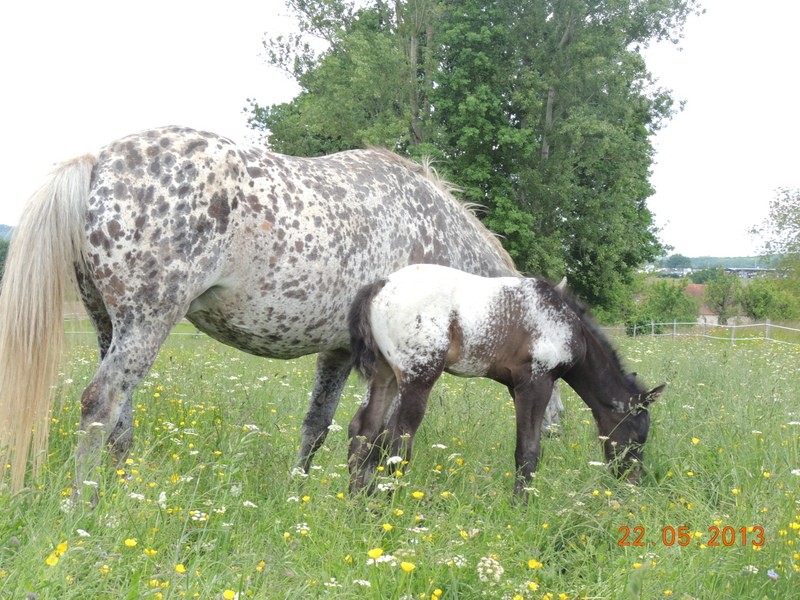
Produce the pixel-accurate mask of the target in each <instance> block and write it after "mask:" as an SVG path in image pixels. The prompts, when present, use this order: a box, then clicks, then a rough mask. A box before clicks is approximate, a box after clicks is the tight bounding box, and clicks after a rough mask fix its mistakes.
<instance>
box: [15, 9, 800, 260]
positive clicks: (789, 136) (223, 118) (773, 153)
mask: <svg viewBox="0 0 800 600" xmlns="http://www.w3.org/2000/svg"><path fill="white" fill-rule="evenodd" d="M704 5H705V7H706V8H707V12H706V14H705V15H703V16H701V17H695V18H692V19H691V21H690V22H689V24H688V26H687V29H686V38H685V40H684V41H683V43H682V47H683V50H682V51H678V50H677V49H676V48H675V47H674V46H671V45H668V46H665V47H658V48H652V49H650V51H648V54H647V56H648V64H649V66H650V68H651V70H652V71H653V72H654V73H655V74H656V75H657V76H658V77H659V78H660V82H661V84H662V85H664V86H666V87H670V88H672V89H673V90H674V92H675V95H676V97H678V98H681V99H684V100H686V102H687V104H686V109H685V110H684V111H683V113H681V114H679V115H678V116H677V117H675V119H673V120H672V121H671V122H670V123H669V124H668V125H667V127H666V128H665V129H664V130H663V131H661V132H660V133H659V134H658V137H657V139H656V149H657V152H658V154H657V157H656V160H657V162H656V164H655V166H654V168H653V178H652V181H653V183H654V185H655V187H656V190H657V193H656V195H655V196H654V197H653V198H651V199H650V207H651V209H652V210H653V212H654V213H655V215H656V222H657V224H658V225H659V226H660V227H662V228H663V230H662V240H663V241H664V242H665V243H667V244H670V245H671V246H674V248H675V252H679V253H681V254H685V255H688V256H699V255H717V256H731V255H747V254H754V253H756V250H757V247H758V240H754V239H751V238H750V237H749V236H748V235H747V233H746V232H747V229H748V228H749V227H751V226H752V225H754V224H756V223H758V222H759V221H760V220H761V219H762V218H763V217H764V216H765V215H766V212H767V208H768V203H769V200H770V199H771V198H772V197H773V196H774V191H775V189H776V188H778V187H785V186H786V187H798V188H800V150H799V149H798V148H800V118H799V117H798V98H799V97H800V93H798V92H800V83H799V82H800V78H798V76H797V73H798V65H799V63H800V34H798V31H797V26H798V23H800V2H795V1H794V0H761V1H760V2H758V3H753V2H752V1H750V0H705V2H704ZM290 26H291V22H290V21H289V19H288V18H287V17H286V10H285V8H284V6H283V1H282V0H260V1H259V2H251V1H247V0H227V1H226V2H198V1H196V0H194V1H189V0H136V1H135V2H110V1H108V0H70V1H69V2H64V1H53V0H50V1H46V0H26V1H24V2H3V3H2V4H0V89H2V92H1V93H0V176H2V192H0V223H5V224H9V225H15V224H16V223H17V221H18V219H19V215H20V214H21V211H22V204H23V203H24V200H25V199H26V198H27V197H28V196H29V195H30V194H31V193H32V192H33V191H34V190H35V189H36V188H37V187H38V185H39V184H40V182H41V180H42V178H43V177H44V176H45V174H46V173H47V172H48V171H49V169H50V168H51V166H52V165H53V164H54V163H57V162H59V161H61V160H64V159H67V158H69V157H71V156H73V155H76V154H79V153H83V152H87V151H94V150H96V149H98V148H100V147H101V146H103V145H105V144H106V143H108V142H110V141H112V140H114V139H116V138H119V137H121V136H123V135H127V134H129V133H133V132H136V131H139V130H142V129H146V128H148V127H155V126H160V125H166V124H180V125H188V126H191V127H197V128H203V129H208V130H211V131H215V132H217V133H221V134H223V135H226V136H228V137H231V138H233V139H235V140H237V141H255V137H254V134H252V133H249V132H248V129H247V126H246V118H245V116H244V113H243V109H244V107H245V106H246V104H247V102H246V99H247V98H256V99H257V100H258V101H259V102H260V103H261V104H271V103H275V102H284V101H287V100H289V99H290V98H291V97H292V95H293V94H294V93H295V92H296V90H295V88H294V87H293V86H292V85H291V83H290V82H288V81H287V80H286V79H285V78H284V77H283V76H282V75H281V74H280V73H278V72H276V71H274V70H271V69H270V68H269V67H267V66H266V62H265V60H264V58H263V55H262V39H263V37H264V34H265V33H270V34H276V33H278V32H280V31H286V30H287V29H289V28H290Z"/></svg>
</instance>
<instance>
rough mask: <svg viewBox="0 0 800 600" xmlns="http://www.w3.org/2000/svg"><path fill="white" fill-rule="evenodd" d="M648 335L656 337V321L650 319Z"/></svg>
mask: <svg viewBox="0 0 800 600" xmlns="http://www.w3.org/2000/svg"><path fill="white" fill-rule="evenodd" d="M650 337H656V322H655V321H652V320H651V321H650Z"/></svg>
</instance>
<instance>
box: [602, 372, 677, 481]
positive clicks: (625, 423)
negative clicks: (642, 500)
mask: <svg viewBox="0 0 800 600" xmlns="http://www.w3.org/2000/svg"><path fill="white" fill-rule="evenodd" d="M665 387H666V385H660V386H658V387H657V388H654V389H652V390H650V391H649V392H644V393H642V394H639V395H637V396H636V397H634V398H632V399H631V402H630V407H629V408H628V409H627V410H625V411H621V412H617V411H614V418H613V419H612V420H611V422H608V421H607V423H608V424H609V425H610V427H609V428H608V431H607V432H601V433H603V435H601V439H602V440H603V449H604V450H605V455H606V460H607V461H608V463H609V464H610V465H611V469H612V471H613V472H614V474H615V475H616V476H617V477H619V478H622V477H624V478H625V479H626V480H627V481H628V483H634V484H636V483H639V481H640V479H641V477H642V458H643V455H644V444H645V442H646V441H647V434H648V432H649V431H650V414H649V413H648V412H647V407H648V406H650V404H652V403H653V402H654V401H655V400H657V399H658V397H659V396H661V393H662V392H663V391H664V388H665Z"/></svg>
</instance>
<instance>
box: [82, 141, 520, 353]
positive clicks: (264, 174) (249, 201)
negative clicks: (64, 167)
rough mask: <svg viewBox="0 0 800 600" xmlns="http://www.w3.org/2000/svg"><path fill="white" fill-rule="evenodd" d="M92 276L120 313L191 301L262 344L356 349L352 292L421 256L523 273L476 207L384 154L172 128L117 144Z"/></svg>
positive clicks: (100, 211)
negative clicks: (351, 336) (255, 142)
mask: <svg viewBox="0 0 800 600" xmlns="http://www.w3.org/2000/svg"><path fill="white" fill-rule="evenodd" d="M87 238H88V240H89V247H90V261H89V267H88V268H89V271H90V279H91V280H92V281H93V282H94V285H95V286H96V287H97V289H98V290H99V293H100V295H101V296H102V297H103V298H104V302H105V304H106V307H107V309H108V311H109V313H110V314H111V315H112V320H114V319H115V318H117V319H122V318H126V317H125V314H136V313H139V314H141V313H148V314H158V313H160V312H162V311H163V310H164V308H165V307H173V306H179V307H180V310H181V311H183V313H184V314H186V316H187V317H188V318H189V320H190V321H192V322H193V323H194V324H195V325H196V326H197V327H198V328H199V329H201V330H203V331H205V332H206V333H208V334H209V335H211V336H212V337H215V338H217V339H219V340H221V341H223V342H225V343H228V344H230V345H233V346H235V347H238V348H241V349H243V350H246V351H249V352H252V353H254V354H259V355H265V356H276V357H283V358H288V357H293V356H300V355H303V354H308V353H312V352H317V351H321V350H325V349H329V348H337V347H346V346H347V343H348V342H347V325H346V315H347V308H348V306H349V304H350V301H351V300H352V298H353V297H354V296H355V294H356V291H357V290H358V289H359V288H360V287H361V286H362V285H363V284H365V283H368V282H370V281H374V280H375V279H378V278H379V277H382V276H384V275H386V274H388V273H391V272H392V271H395V270H397V269H399V268H400V267H402V266H405V265H407V264H409V263H415V262H436V263H442V264H452V265H455V266H458V267H459V268H462V269H466V270H470V271H474V272H480V273H486V274H495V275H497V274H503V273H511V272H513V267H512V266H511V263H510V262H509V261H508V260H507V258H508V257H507V255H505V253H504V252H503V251H502V249H501V248H500V247H499V245H498V244H497V242H496V240H493V239H491V237H490V236H489V235H488V232H486V230H485V229H483V228H482V227H481V226H480V225H479V224H477V222H476V221H474V217H472V216H471V215H468V214H467V213H466V212H465V211H464V209H463V207H461V206H459V205H458V203H457V202H456V201H455V200H453V199H452V197H450V196H448V195H447V194H446V192H444V191H443V190H442V189H440V188H438V187H437V185H436V183H435V182H434V181H432V180H430V179H429V178H427V177H425V176H423V174H421V173H420V172H418V171H415V169H413V168H411V165H410V163H406V162H404V161H403V160H402V159H399V158H398V157H396V156H394V155H392V154H391V153H387V152H384V151H376V150H357V151H349V152H342V153H339V154H334V155H330V156H325V157H319V158H298V157H290V156H284V155H279V154H274V153H268V152H264V151H262V150H260V149H256V148H243V147H239V146H237V145H236V144H234V143H233V142H231V141H230V140H227V139H225V138H221V137H219V136H216V135H214V134H210V133H205V132H197V131H193V130H188V129H181V128H174V127H171V128H164V129H157V130H152V131H147V132H142V133H140V134H137V135H133V136H129V137H127V138H123V139H122V140H119V141H117V142H114V143H112V144H110V145H109V146H108V147H106V148H105V149H103V151H102V152H101V153H100V155H99V158H98V164H97V166H96V168H95V171H94V174H93V181H92V189H91V194H90V200H89V218H88V220H87Z"/></svg>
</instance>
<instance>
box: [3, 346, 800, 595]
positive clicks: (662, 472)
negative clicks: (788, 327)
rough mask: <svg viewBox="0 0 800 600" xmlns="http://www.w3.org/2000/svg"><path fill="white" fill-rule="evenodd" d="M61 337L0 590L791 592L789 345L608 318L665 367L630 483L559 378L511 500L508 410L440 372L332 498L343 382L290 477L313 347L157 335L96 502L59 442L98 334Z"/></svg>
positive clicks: (658, 370) (648, 374)
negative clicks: (526, 493)
mask: <svg viewBox="0 0 800 600" xmlns="http://www.w3.org/2000/svg"><path fill="white" fill-rule="evenodd" d="M74 337H75V339H76V341H75V343H74V344H73V347H72V349H71V352H70V364H69V367H68V368H66V369H65V373H64V376H63V379H62V381H61V382H60V385H61V387H62V388H63V392H64V394H65V399H64V401H63V402H61V403H60V404H59V406H58V407H57V409H56V410H55V411H54V414H53V426H52V432H51V444H50V459H49V461H48V466H47V470H46V472H44V473H43V474H42V475H41V476H40V478H39V479H38V480H37V481H36V482H35V486H34V488H33V489H31V490H27V491H25V492H23V493H21V494H19V495H17V496H15V497H13V498H10V497H9V496H8V494H7V493H3V492H0V515H2V516H1V517H0V598H25V597H26V594H27V593H32V594H35V595H33V596H27V597H30V598H39V599H42V600H43V599H46V598H58V599H70V598H81V599H83V598H211V599H220V598H228V599H230V598H239V599H244V598H324V597H330V598H376V599H378V598H427V599H436V598H449V599H456V598H463V599H470V598H524V599H532V598H536V599H540V598H548V599H561V598H569V599H573V598H607V599H616V598H648V599H652V598H662V597H666V598H669V597H674V598H682V599H689V598H697V599H715V600H716V599H720V598H776V599H777V598H789V597H797V593H798V590H800V493H799V490H800V441H799V440H800V348H798V347H791V346H781V345H777V344H772V345H770V344H767V343H764V342H755V343H741V344H737V345H735V346H732V345H731V344H730V343H727V342H716V341H713V340H703V339H688V340H687V339H677V340H673V339H669V338H663V339H651V338H637V339H620V340H619V345H620V350H621V354H622V355H623V356H625V357H626V360H627V363H628V365H629V367H630V369H631V370H635V371H637V372H638V373H639V374H640V376H641V377H642V378H643V380H644V381H645V382H646V383H648V384H650V386H651V387H652V386H654V385H656V384H658V383H661V382H663V381H667V382H668V383H669V386H668V388H667V392H666V393H665V396H664V398H663V399H662V400H661V401H659V402H658V403H657V404H655V405H654V406H653V409H652V411H651V414H652V427H651V438H650V441H649V442H648V446H647V449H646V453H645V467H646V471H647V475H646V478H645V481H644V482H643V485H641V486H639V487H635V488H634V487H630V486H627V485H625V484H622V483H620V482H618V481H617V480H615V479H614V478H613V477H612V476H611V475H610V474H608V473H607V471H606V469H605V467H604V466H602V465H599V464H597V463H598V461H600V460H601V458H602V453H601V449H600V446H599V443H598V442H597V439H596V430H595V426H594V422H593V421H592V418H591V414H590V413H589V412H588V409H586V407H585V406H584V405H583V403H582V402H581V401H580V400H579V399H578V398H577V396H575V395H574V394H573V393H572V392H571V391H567V389H566V388H563V389H564V400H565V404H566V410H567V412H566V415H565V417H564V430H563V434H562V435H561V436H560V437H558V438H552V439H547V440H545V442H544V455H543V458H542V461H541V463H540V470H539V472H538V474H537V476H536V480H535V485H534V487H535V490H534V491H533V492H532V493H533V497H532V498H531V501H530V503H529V505H528V506H527V507H517V506H514V505H513V504H512V502H511V488H512V477H513V476H512V470H513V448H514V438H513V435H514V412H513V408H512V406H511V404H510V402H509V397H508V395H507V394H506V392H505V390H504V389H503V388H501V387H500V386H498V385H495V384H492V383H491V382H487V381H484V380H478V379H473V380H463V379H456V378H451V377H445V378H443V380H442V381H441V382H440V383H439V384H438V385H437V387H436V388H435V390H434V392H433V395H432V397H431V401H430V405H429V410H428V416H427V417H426V420H425V421H424V422H423V425H422V427H421V429H420V432H419V434H418V436H417V442H416V446H415V447H416V450H417V451H416V455H415V457H414V461H413V463H412V464H411V465H408V466H407V467H406V466H403V467H402V468H401V471H402V475H401V476H399V477H396V478H394V479H393V480H394V483H395V485H396V491H395V492H394V494H392V495H388V494H387V495H378V496H376V497H373V498H370V499H365V498H363V497H359V498H354V499H351V498H349V497H348V495H347V481H348V473H347V467H346V454H347V445H348V441H347V427H346V426H347V423H348V420H349V418H350V416H351V415H352V414H353V412H354V411H355V409H356V407H357V406H358V402H359V400H360V396H361V394H362V392H363V386H362V385H361V384H360V383H359V382H358V381H357V380H355V379H352V380H351V381H350V383H349V385H348V386H347V388H346V390H345V394H344V396H343V398H342V402H341V405H340V408H339V411H338V413H337V417H336V423H337V424H338V425H340V426H341V427H342V429H341V430H339V429H338V427H334V431H332V432H331V434H330V436H329V438H328V441H327V443H326V445H325V446H324V448H323V450H321V451H320V452H319V453H318V455H317V460H316V464H315V467H314V469H312V471H311V473H310V474H309V475H308V476H307V477H303V476H300V475H297V474H295V475H292V474H291V468H292V464H293V460H294V454H295V451H296V448H297V443H298V437H299V429H300V424H301V422H302V418H303V415H304V414H305V409H306V404H307V402H308V393H309V390H310V387H311V381H312V378H313V371H314V362H313V358H306V359H301V360H297V361H288V362H282V361H271V360H263V359H256V358H253V357H250V356H247V355H245V354H242V353H240V352H237V351H234V350H232V349H229V348H226V347H224V346H221V345H219V344H216V343H215V342H213V341H211V340H210V339H208V338H206V337H201V336H192V335H181V336H173V337H172V338H171V339H170V340H169V341H168V343H167V344H166V345H165V347H164V349H163V350H162V352H161V354H160V356H159V358H158V361H157V363H156V365H155V366H154V368H153V370H152V372H151V373H150V375H149V376H148V377H147V379H146V381H145V382H144V384H143V385H142V386H140V387H139V389H138V390H137V392H136V395H135V406H136V409H135V420H136V434H135V436H136V437H135V443H134V448H133V454H132V455H131V458H130V459H129V461H128V464H126V465H109V464H106V465H103V466H102V467H101V468H99V469H98V470H97V472H96V473H95V474H94V477H93V480H96V482H97V484H98V486H99V489H100V502H99V505H98V507H97V508H96V509H95V510H89V509H88V508H87V507H85V506H82V505H74V504H73V503H72V502H71V501H70V498H69V497H70V483H71V465H70V456H71V452H72V450H73V448H74V446H75V441H76V440H75V433H74V431H75V425H76V423H77V421H78V416H79V402H78V398H79V396H80V392H81V390H82V388H83V387H84V386H85V385H86V383H87V382H88V380H89V378H90V377H91V374H92V372H93V370H94V365H95V362H96V353H95V349H94V347H93V340H92V339H91V336H90V335H85V334H82V335H81V334H77V335H75V336H74ZM387 480H388V477H387ZM762 530H763V534H762ZM626 531H627V532H629V534H628V535H626ZM715 534H716V538H715V537H714V536H715ZM621 544H623V545H621ZM640 544H643V545H640ZM715 544H716V545H715Z"/></svg>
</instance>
